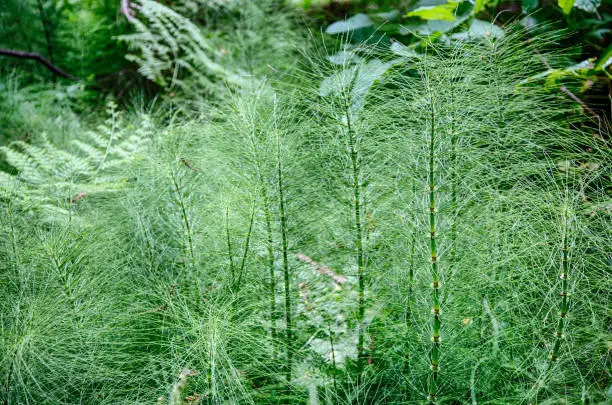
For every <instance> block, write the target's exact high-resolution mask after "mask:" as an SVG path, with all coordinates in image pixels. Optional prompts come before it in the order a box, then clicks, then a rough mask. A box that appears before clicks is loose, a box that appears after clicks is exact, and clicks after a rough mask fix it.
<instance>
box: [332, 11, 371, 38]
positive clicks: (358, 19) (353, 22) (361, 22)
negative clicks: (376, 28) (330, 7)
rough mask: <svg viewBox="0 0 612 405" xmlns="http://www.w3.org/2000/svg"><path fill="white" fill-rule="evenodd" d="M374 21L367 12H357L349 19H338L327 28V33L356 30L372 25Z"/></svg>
mask: <svg viewBox="0 0 612 405" xmlns="http://www.w3.org/2000/svg"><path fill="white" fill-rule="evenodd" d="M373 25H374V21H372V20H371V19H370V17H368V16H367V15H365V14H361V13H359V14H355V15H354V16H352V17H351V18H349V19H348V20H344V21H336V22H335V23H333V24H331V25H330V26H329V27H327V29H326V30H325V33H327V34H342V33H345V32H350V31H356V30H358V29H361V28H366V27H371V26H373Z"/></svg>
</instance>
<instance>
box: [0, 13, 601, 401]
mask: <svg viewBox="0 0 612 405" xmlns="http://www.w3.org/2000/svg"><path fill="white" fill-rule="evenodd" d="M147 3H152V2H145V1H142V2H141V4H142V5H146V4H147ZM154 7H157V6H154ZM160 7H163V6H160ZM179 11H181V10H179ZM182 11H183V12H186V11H185V10H182ZM243 12H244V13H245V15H243V17H242V18H238V19H237V20H236V22H235V25H234V26H233V27H234V28H235V29H236V34H235V37H234V39H231V40H229V39H228V38H223V35H220V36H219V38H216V39H214V41H217V42H215V44H217V45H218V46H219V48H218V49H223V50H224V53H223V54H224V55H229V56H228V58H229V59H223V58H221V59H219V60H216V61H214V63H213V62H212V60H211V59H210V58H209V57H203V56H202V54H198V52H207V51H209V50H212V49H217V48H214V47H211V48H208V45H207V43H204V42H201V43H196V44H195V45H194V44H193V43H192V42H190V40H185V41H184V42H181V43H180V47H178V45H177V47H175V48H172V46H170V47H169V48H164V46H163V45H160V42H158V43H157V45H155V46H156V47H158V50H159V49H162V50H166V51H167V50H168V49H174V50H176V53H173V52H169V53H167V54H163V52H161V51H159V52H154V53H151V54H149V55H146V52H147V51H146V49H148V48H139V49H140V51H139V50H138V49H135V50H134V52H136V53H135V54H137V55H141V53H138V52H143V53H145V56H148V57H149V59H146V58H144V57H143V58H140V57H135V60H136V61H137V62H138V63H141V64H142V66H148V67H151V66H156V67H157V68H159V69H158V70H152V69H148V68H145V69H144V70H143V71H142V73H143V74H144V75H145V76H147V75H149V76H150V78H151V79H153V80H158V81H159V83H158V84H159V85H160V86H169V88H168V89H167V92H166V93H164V95H163V96H162V95H160V96H159V97H158V98H157V99H155V100H153V101H151V100H148V99H146V97H144V96H131V98H130V101H129V103H128V104H127V108H119V107H117V105H116V104H115V103H114V102H112V101H109V102H107V104H106V106H107V107H106V112H105V113H104V119H96V118H91V117H89V118H88V117H83V116H82V115H79V114H77V113H75V111H74V110H75V109H78V106H79V104H78V101H77V102H76V107H75V102H74V101H71V100H73V99H72V98H71V97H77V98H78V94H79V93H78V92H79V91H81V90H79V88H78V86H77V87H70V88H66V87H64V86H62V85H60V84H57V85H54V86H52V87H49V88H46V89H45V91H47V92H49V93H50V94H49V96H48V97H49V98H45V97H39V96H32V94H29V93H28V91H31V88H26V89H25V90H24V89H23V88H21V87H20V86H19V80H20V77H19V75H17V74H13V75H12V76H9V77H7V78H4V79H3V82H2V84H3V88H4V89H5V91H4V93H3V100H2V103H3V108H4V106H8V108H10V110H3V113H2V116H0V118H1V119H2V120H3V122H4V123H6V124H7V125H5V126H6V128H9V130H14V131H15V132H17V133H19V134H23V133H24V132H27V133H28V136H27V137H26V138H21V139H19V138H15V137H13V139H18V140H17V141H16V142H12V143H11V144H5V145H4V146H2V147H1V149H0V150H1V153H2V156H3V166H2V167H3V169H5V170H4V171H2V172H0V179H1V182H0V193H1V194H0V211H1V214H0V234H1V238H0V288H1V291H2V295H1V297H0V298H1V299H0V353H1V354H2V356H1V357H0V378H1V381H2V383H1V387H2V390H1V393H0V399H2V401H4V403H6V404H21V403H23V404H58V403H62V404H63V403H66V404H67V403H92V404H118V403H125V404H133V403H169V404H196V403H200V404H280V403H295V404H298V403H309V404H400V403H428V402H435V403H444V404H455V403H456V404H463V403H470V404H478V403H483V404H484V403H488V404H506V403H516V404H530V403H542V404H561V403H595V404H597V403H602V404H603V403H605V402H606V401H607V400H608V401H609V400H610V395H611V394H610V386H611V378H610V368H609V367H610V358H609V356H610V330H609V327H610V324H611V319H610V310H609V301H610V286H611V284H610V271H609V270H610V263H611V260H612V258H611V257H610V235H609V229H610V158H611V155H610V150H609V147H610V145H609V133H608V132H607V131H608V130H607V128H606V126H605V125H603V124H602V123H593V122H591V121H590V120H589V118H588V117H585V116H584V115H581V114H578V113H577V111H576V110H577V106H576V103H575V102H573V100H571V99H568V98H567V97H563V95H562V94H561V93H559V92H554V91H550V89H546V88H543V87H541V86H538V85H534V84H533V83H530V82H525V79H526V78H529V77H532V76H533V75H535V74H537V72H538V71H539V69H541V63H542V58H545V59H546V61H547V63H549V64H550V65H552V66H555V65H557V64H562V63H563V62H564V59H563V57H562V55H560V54H557V53H555V52H554V51H551V49H550V48H551V46H550V45H551V44H552V43H553V42H554V40H556V39H558V38H559V35H562V33H555V34H549V35H548V36H542V37H540V38H538V39H531V40H530V42H529V46H525V43H524V42H523V40H524V37H523V33H524V32H523V31H522V30H521V29H519V28H517V26H509V27H506V31H505V33H504V35H497V36H493V37H487V38H476V39H474V40H469V39H467V40H466V39H463V40H461V41H453V42H452V43H446V44H445V43H438V44H433V43H431V42H429V41H426V40H424V41H423V43H422V47H423V49H421V50H420V51H419V52H416V51H415V50H414V49H408V48H406V47H402V46H401V44H399V43H395V44H394V45H393V46H392V49H391V50H390V49H389V47H388V45H385V44H382V43H375V44H370V45H361V46H349V45H347V43H346V42H345V41H339V42H338V43H336V42H333V43H331V44H330V41H329V40H328V39H321V38H319V36H318V35H313V37H314V38H313V37H307V36H304V37H303V38H301V37H299V36H297V35H295V37H294V36H292V35H286V36H285V37H284V39H283V41H280V43H275V41H274V40H273V39H274V38H278V37H279V36H280V34H279V33H278V32H277V31H275V29H279V30H282V29H283V27H286V26H290V25H291V24H292V22H291V21H290V19H289V18H288V17H287V16H286V15H283V14H281V13H274V14H272V16H269V15H268V16H266V12H269V10H267V11H266V10H264V9H261V8H258V7H254V6H253V7H250V8H248V10H243ZM159 13H162V14H163V13H170V11H167V10H166V11H164V10H162V11H159ZM172 13H175V11H172ZM155 15H160V14H155V13H154V12H153V11H152V12H151V14H148V16H155ZM176 15H178V17H172V18H183V17H180V14H176ZM172 16H174V14H172ZM151 18H154V17H151ZM271 20H274V21H275V24H277V25H272V24H271V23H270V21H271ZM181 21H182V20H181ZM171 24H172V25H173V26H175V27H178V28H177V29H179V28H181V25H180V24H179V25H177V24H176V21H174V20H173V21H171ZM185 24H187V23H185ZM143 27H144V26H143ZM156 27H157V28H158V29H161V28H160V26H159V25H158V26H156ZM279 27H280V28H279ZM142 30H145V28H142ZM143 32H145V31H142V32H140V33H137V34H134V35H135V36H134V37H132V38H131V39H129V38H128V39H127V41H128V42H129V41H135V42H136V43H138V44H141V45H142V44H143V42H142V38H140V37H138V35H145V34H143ZM185 32H187V34H185V35H192V36H196V33H195V32H191V31H189V30H186V31H185ZM169 38H170V37H169ZM175 38H176V37H175ZM235 38H237V39H235ZM170 39H171V38H170ZM170 39H168V40H170ZM224 41H225V42H224ZM217 45H216V46H217ZM151 46H153V45H151ZM194 46H196V47H197V49H194V48H193V47H194ZM179 49H180V50H179ZM534 49H535V50H537V52H534ZM181 52H185V54H187V55H189V57H187V58H184V57H178V55H179V54H180V53H181ZM190 52H192V53H191V54H190ZM173 55H174V57H177V58H176V59H173ZM154 57H160V58H161V59H163V60H162V61H161V62H163V63H162V64H158V63H157V62H154V61H153V60H152V59H151V58H154ZM139 58H140V59H139ZM164 58H166V59H164ZM190 58H193V59H190ZM161 62H160V63H161ZM176 66H179V67H177V68H176V69H174V67H176ZM192 68H193V69H192ZM149 76H147V77H149ZM171 93H172V95H170V94H171ZM38 94H40V93H38ZM75 94H76V95H75ZM45 100H52V101H50V102H49V103H50V105H49V106H45ZM58 106H59V107H58ZM5 111H9V112H8V114H5V113H4V112H5Z"/></svg>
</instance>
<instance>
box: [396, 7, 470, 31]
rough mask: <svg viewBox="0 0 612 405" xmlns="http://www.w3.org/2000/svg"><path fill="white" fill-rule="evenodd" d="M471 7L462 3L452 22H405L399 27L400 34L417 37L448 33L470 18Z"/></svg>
mask: <svg viewBox="0 0 612 405" xmlns="http://www.w3.org/2000/svg"><path fill="white" fill-rule="evenodd" d="M472 10H473V8H472V6H471V4H469V3H462V4H461V5H459V8H458V9H457V14H456V16H455V20H454V21H445V20H428V21H407V22H406V23H404V24H403V25H402V26H401V27H400V34H401V35H407V34H415V33H416V34H419V35H432V34H434V33H436V32H442V33H444V32H448V31H450V30H452V29H454V28H456V27H457V26H459V25H460V24H461V23H462V22H464V21H466V20H467V19H469V18H470V17H471V16H472Z"/></svg>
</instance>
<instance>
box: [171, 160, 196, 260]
mask: <svg viewBox="0 0 612 405" xmlns="http://www.w3.org/2000/svg"><path fill="white" fill-rule="evenodd" d="M170 177H172V183H173V184H174V191H175V192H176V195H177V197H178V198H177V200H176V201H177V203H178V205H179V208H180V210H181V216H182V219H183V226H184V227H185V232H186V233H187V248H188V249H189V257H190V259H191V265H192V266H194V265H195V256H194V254H193V239H192V237H191V225H190V223H189V216H188V215H187V207H186V205H185V198H184V196H183V193H182V192H181V186H179V183H178V181H177V179H176V176H175V175H174V172H173V171H171V172H170Z"/></svg>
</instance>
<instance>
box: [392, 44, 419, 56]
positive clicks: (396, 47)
mask: <svg viewBox="0 0 612 405" xmlns="http://www.w3.org/2000/svg"><path fill="white" fill-rule="evenodd" d="M391 52H393V53H394V54H396V55H398V56H403V57H405V58H418V57H419V56H420V55H419V54H418V53H416V52H415V50H414V49H412V48H409V47H407V46H406V45H404V44H402V43H401V42H399V41H395V42H393V43H392V44H391Z"/></svg>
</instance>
